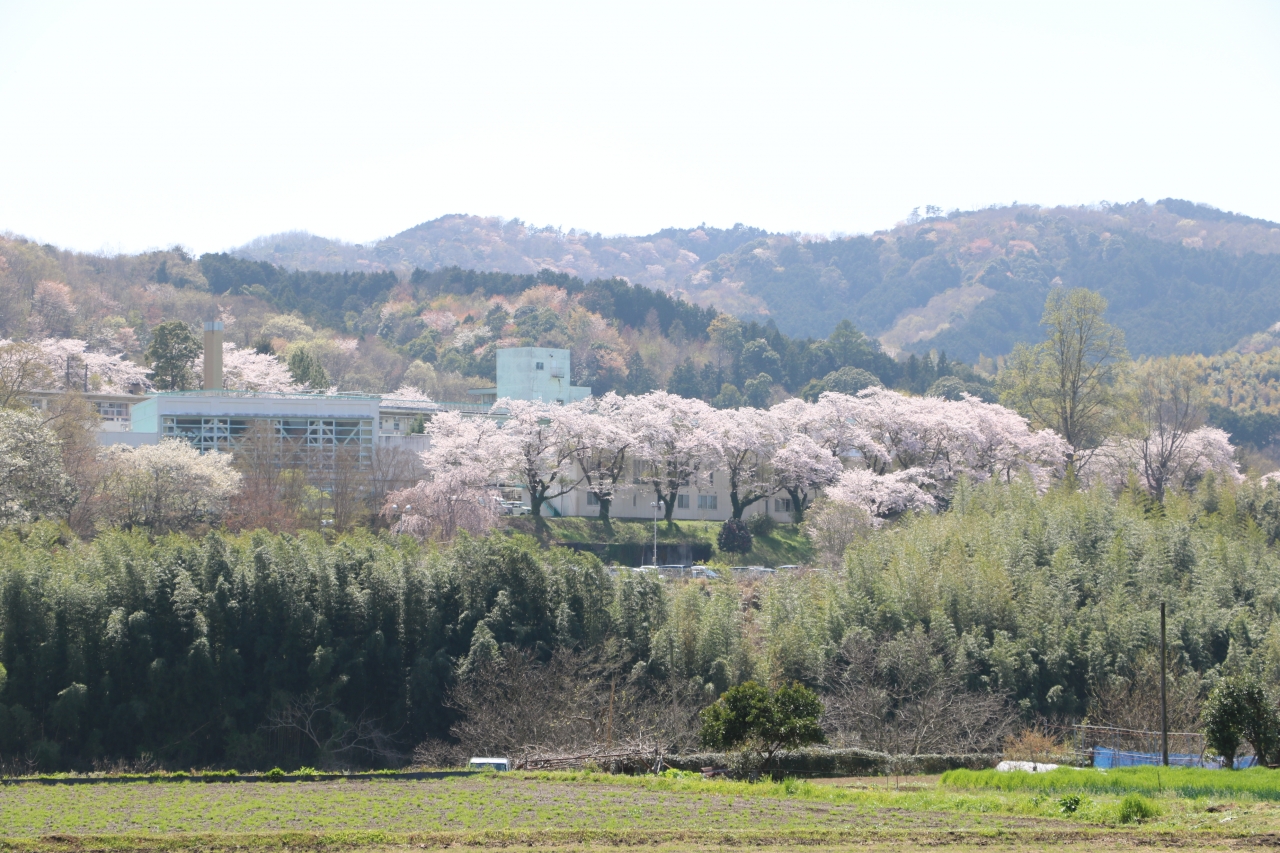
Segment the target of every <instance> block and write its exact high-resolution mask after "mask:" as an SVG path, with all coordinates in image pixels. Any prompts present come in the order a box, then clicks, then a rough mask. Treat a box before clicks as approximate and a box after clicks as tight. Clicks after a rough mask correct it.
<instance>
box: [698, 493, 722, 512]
mask: <svg viewBox="0 0 1280 853" xmlns="http://www.w3.org/2000/svg"><path fill="white" fill-rule="evenodd" d="M719 498H720V496H719V495H698V509H719V508H720V500H719Z"/></svg>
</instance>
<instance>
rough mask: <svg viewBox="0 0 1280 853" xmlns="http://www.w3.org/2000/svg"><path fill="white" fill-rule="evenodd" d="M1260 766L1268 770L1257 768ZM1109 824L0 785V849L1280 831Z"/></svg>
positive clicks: (1101, 839)
mask: <svg viewBox="0 0 1280 853" xmlns="http://www.w3.org/2000/svg"><path fill="white" fill-rule="evenodd" d="M1264 772H1265V771H1264ZM1147 802H1148V803H1149V806H1150V812H1151V813H1153V814H1154V815H1155V816H1154V817H1151V818H1150V819H1148V820H1147V821H1145V822H1141V823H1133V822H1131V823H1124V822H1123V820H1124V818H1123V811H1122V809H1121V803H1122V800H1121V798H1120V797H1119V796H1117V795H1114V794H1111V793H1097V794H1091V795H1089V796H1088V797H1081V798H1080V799H1079V801H1078V802H1077V804H1076V805H1077V808H1076V810H1075V811H1074V813H1070V814H1067V813H1064V810H1063V807H1062V804H1061V802H1060V800H1059V799H1058V798H1055V797H1052V796H1047V795H1045V793H1044V792H1042V791H1036V792H1031V791H1021V790H1012V791H1011V790H1003V789H1000V788H994V787H988V788H981V789H979V788H970V789H958V788H957V787H956V786H954V785H952V784H950V783H949V782H947V781H945V780H944V781H943V782H942V783H938V782H937V781H936V780H934V779H927V780H920V781H913V780H911V779H909V778H908V779H905V780H892V779H884V778H880V779H867V780H828V781H825V782H823V783H812V782H795V781H793V780H792V781H788V782H784V783H780V784H769V783H764V784H756V785H749V784H746V783H739V782H727V781H714V782H708V781H704V780H702V779H701V778H700V777H697V776H693V775H688V776H686V775H675V776H666V777H662V778H654V777H643V778H626V777H613V776H607V775H603V774H586V773H584V774H565V773H542V774H535V773H509V774H481V775H472V776H460V777H452V778H447V779H440V780H371V781H339V782H300V783H289V784H278V785H272V784H263V783H258V784H249V783H244V782H238V783H225V784H200V783H145V782H136V783H121V784H110V785H75V786H72V785H39V784H23V785H5V786H0V850H77V851H82V850H99V849H100V850H161V849H163V850H179V849H201V850H215V849H217V850H222V849H236V848H244V849H325V850H334V849H358V850H381V849H404V848H406V847H413V848H430V849H439V848H442V847H446V846H476V847H493V846H498V847H507V846H521V847H537V848H543V849H545V848H574V849H602V848H604V849H609V848H622V847H635V846H638V845H644V846H645V847H660V848H662V849H670V850H682V851H683V850H702V849H710V848H713V847H714V848H717V849H722V848H724V847H750V848H752V849H755V850H785V849H795V848H797V847H809V848H815V849H817V848H821V849H845V848H857V849H860V850H869V849H895V850H899V849H908V850H914V849H918V848H924V847H936V846H942V845H945V846H948V847H950V848H952V849H969V848H971V847H973V848H976V847H983V848H990V847H991V846H993V845H994V846H1004V847H1007V848H1009V849H1015V848H1016V849H1050V848H1053V849H1058V850H1061V849H1062V848H1064V847H1070V848H1078V849H1081V850H1084V849H1088V850H1091V851H1094V850H1099V849H1112V848H1114V847H1120V846H1123V847H1129V846H1139V845H1140V846H1142V847H1144V848H1145V849H1155V850H1158V849H1165V848H1172V847H1175V846H1178V847H1189V848H1195V849H1208V848H1214V849H1219V848H1220V849H1228V848H1233V849H1238V848H1240V847H1249V846H1255V845H1256V846H1266V845H1267V844H1268V843H1271V842H1274V839H1275V838H1276V837H1277V835H1276V834H1277V832H1280V805H1278V804H1276V803H1273V802H1270V801H1265V800H1259V799H1257V798H1256V797H1253V796H1252V795H1247V796H1245V797H1243V798H1240V799H1239V801H1231V800H1224V799H1223V798H1206V797H1202V796H1196V797H1183V796H1179V795H1178V794H1177V793H1176V792H1174V791H1170V790H1166V791H1164V792H1157V793H1155V794H1154V795H1153V796H1152V797H1151V798H1150V799H1149V800H1148V801H1147Z"/></svg>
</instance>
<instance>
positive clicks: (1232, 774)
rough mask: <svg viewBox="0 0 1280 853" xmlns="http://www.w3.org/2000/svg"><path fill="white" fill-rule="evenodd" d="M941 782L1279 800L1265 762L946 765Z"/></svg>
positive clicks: (1277, 782) (1279, 788)
mask: <svg viewBox="0 0 1280 853" xmlns="http://www.w3.org/2000/svg"><path fill="white" fill-rule="evenodd" d="M942 783H943V784H944V785H946V786H948V787H951V788H967V789H983V788H987V789H998V790H1002V791H1027V792H1031V793H1041V794H1063V793H1078V792H1083V793H1090V794H1128V793H1139V794H1146V795H1148V796H1151V795H1154V794H1161V793H1165V792H1172V793H1176V794H1178V795H1179V796H1182V797H1193V798H1194V797H1231V798H1247V799H1251V800H1280V773H1276V772H1275V771H1274V770H1267V769H1265V768H1253V769H1250V770H1237V771H1223V770H1204V769H1200V768H1195V767H1118V768H1116V769H1114V770H1094V769H1091V768H1090V769H1079V770H1078V769H1076V768H1073V767H1060V768H1058V769H1057V770H1053V771H1051V772H1049V773H1023V772H1014V773H1001V772H999V771H996V770H952V771H951V772H949V773H947V774H945V775H944V776H943V777H942Z"/></svg>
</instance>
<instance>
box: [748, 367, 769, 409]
mask: <svg viewBox="0 0 1280 853" xmlns="http://www.w3.org/2000/svg"><path fill="white" fill-rule="evenodd" d="M772 395H773V378H772V377H771V376H769V374H767V373H761V374H760V375H759V376H756V377H755V378H754V379H748V380H747V381H746V382H743V383H742V400H743V402H744V403H746V404H747V405H748V406H754V407H756V408H757V409H767V408H768V407H769V399H770V397H771V396H772Z"/></svg>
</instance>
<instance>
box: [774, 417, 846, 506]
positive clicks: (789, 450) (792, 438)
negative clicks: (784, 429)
mask: <svg viewBox="0 0 1280 853" xmlns="http://www.w3.org/2000/svg"><path fill="white" fill-rule="evenodd" d="M772 470H773V482H774V485H775V486H776V487H777V488H778V489H780V490H782V491H784V492H786V493H787V495H788V496H790V498H791V517H792V518H793V519H794V520H795V522H796V524H800V523H801V522H803V521H804V511H805V509H806V508H807V507H808V506H809V504H810V502H811V501H812V500H813V498H814V496H815V495H816V494H817V491H818V490H819V489H821V488H823V487H826V486H830V485H831V484H832V483H834V482H836V480H837V479H838V478H839V476H840V473H841V472H842V471H843V470H844V466H843V465H842V464H841V463H840V460H839V459H837V458H836V457H835V455H834V454H832V453H831V451H830V450H828V449H827V448H825V447H823V446H822V445H820V444H819V443H818V442H816V441H814V440H813V438H811V437H810V436H809V435H807V434H806V433H804V432H801V431H799V430H795V431H793V432H791V433H790V435H787V436H786V439H785V441H784V443H783V445H782V447H780V448H779V449H778V451H777V453H775V454H774V456H773V465H772Z"/></svg>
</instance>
